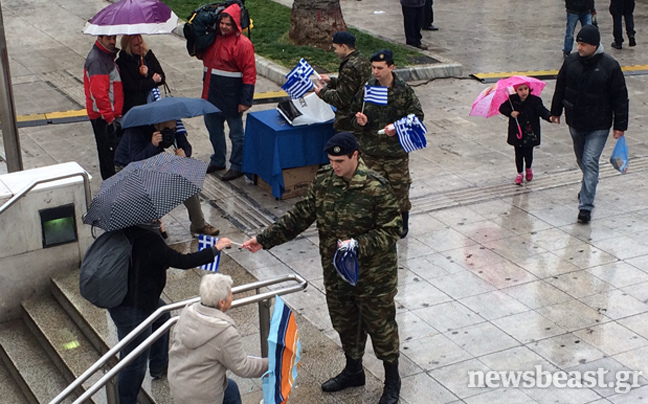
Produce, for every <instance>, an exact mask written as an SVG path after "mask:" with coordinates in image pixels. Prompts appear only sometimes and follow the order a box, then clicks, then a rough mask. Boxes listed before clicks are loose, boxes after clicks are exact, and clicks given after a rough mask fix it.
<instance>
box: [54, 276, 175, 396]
mask: <svg viewBox="0 0 648 404" xmlns="http://www.w3.org/2000/svg"><path fill="white" fill-rule="evenodd" d="M51 292H52V296H53V297H54V298H55V299H56V301H57V302H58V303H59V304H60V305H61V307H63V308H64V309H65V311H66V312H67V313H68V315H69V316H70V318H71V319H72V320H73V321H74V322H75V323H76V325H77V326H78V327H79V329H80V330H81V331H82V332H83V333H84V335H85V336H86V337H87V339H88V340H89V341H90V342H91V343H92V345H93V346H94V347H95V349H96V350H97V351H98V352H101V353H102V355H103V354H104V353H106V352H108V350H110V348H111V347H113V346H115V345H116V344H117V342H118V339H117V329H116V328H115V325H114V324H113V322H112V319H111V318H110V314H109V313H108V310H105V309H100V308H98V307H96V306H94V305H93V304H92V303H90V302H88V301H87V300H85V299H84V298H83V297H82V296H81V294H80V293H79V272H78V271H71V272H69V273H67V274H64V275H59V276H57V277H54V278H52V287H51ZM97 359H99V357H97ZM116 362H117V358H115V360H114V362H111V364H114V363H116ZM86 369H87V367H86ZM138 401H139V402H140V404H173V399H172V398H171V392H170V390H169V386H168V383H167V381H166V378H162V379H158V380H153V379H152V378H151V377H150V375H149V374H148V372H147V374H146V377H145V378H144V382H143V383H142V390H141V394H140V395H139V398H138Z"/></svg>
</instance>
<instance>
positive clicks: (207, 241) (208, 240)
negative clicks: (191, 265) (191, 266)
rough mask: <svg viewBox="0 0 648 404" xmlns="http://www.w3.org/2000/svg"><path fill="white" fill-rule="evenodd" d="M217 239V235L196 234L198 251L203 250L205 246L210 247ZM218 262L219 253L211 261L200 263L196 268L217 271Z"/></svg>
mask: <svg viewBox="0 0 648 404" xmlns="http://www.w3.org/2000/svg"><path fill="white" fill-rule="evenodd" d="M218 240H219V238H217V237H211V236H206V235H204V234H199V235H198V251H200V250H204V249H205V248H211V247H212V246H213V245H215V244H216V242H217V241H218ZM219 264H220V254H218V255H217V256H216V258H214V261H213V262H210V263H209V264H205V265H201V266H199V267H198V268H200V269H204V270H206V271H212V272H218V265H219Z"/></svg>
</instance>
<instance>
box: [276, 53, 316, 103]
mask: <svg viewBox="0 0 648 404" xmlns="http://www.w3.org/2000/svg"><path fill="white" fill-rule="evenodd" d="M313 73H315V69H313V68H312V67H311V65H309V64H308V62H307V61H306V60H305V59H304V58H302V59H301V60H300V61H299V63H297V66H295V67H294V68H293V69H292V70H291V71H290V73H288V74H287V75H286V79H287V80H286V83H285V84H284V85H283V86H281V89H282V90H284V91H285V92H287V93H288V95H289V96H290V98H293V99H296V98H301V97H303V96H304V94H306V93H307V92H309V91H310V90H311V89H312V88H313V87H314V84H313V82H312V81H311V79H310V76H311V74H313Z"/></svg>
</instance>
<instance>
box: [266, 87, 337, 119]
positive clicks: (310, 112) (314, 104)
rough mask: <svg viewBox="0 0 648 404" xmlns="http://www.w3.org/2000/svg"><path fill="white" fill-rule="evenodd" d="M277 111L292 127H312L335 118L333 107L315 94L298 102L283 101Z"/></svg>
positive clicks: (297, 100)
mask: <svg viewBox="0 0 648 404" xmlns="http://www.w3.org/2000/svg"><path fill="white" fill-rule="evenodd" d="M277 111H279V113H280V114H281V116H283V117H284V119H285V120H286V121H288V123H290V125H292V126H303V125H312V124H314V123H322V122H328V121H330V120H332V119H333V118H335V113H334V112H333V109H332V108H331V106H330V105H329V104H327V103H325V102H324V101H322V100H321V99H320V98H319V97H318V96H317V94H315V93H311V94H309V95H307V96H305V97H303V98H299V99H296V100H286V101H282V102H280V103H279V105H277Z"/></svg>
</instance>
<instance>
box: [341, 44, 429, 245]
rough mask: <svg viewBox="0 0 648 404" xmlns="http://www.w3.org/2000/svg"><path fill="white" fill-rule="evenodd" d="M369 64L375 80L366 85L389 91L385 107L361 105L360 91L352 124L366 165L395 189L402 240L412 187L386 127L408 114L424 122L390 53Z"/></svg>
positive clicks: (403, 159) (399, 151)
mask: <svg viewBox="0 0 648 404" xmlns="http://www.w3.org/2000/svg"><path fill="white" fill-rule="evenodd" d="M370 60H371V66H372V72H373V75H374V77H373V78H372V79H370V80H369V85H370V86H382V87H387V88H388V90H387V91H388V95H387V97H388V101H387V105H378V104H373V103H364V91H361V92H359V93H358V94H357V96H356V97H355V101H354V104H353V105H352V106H351V110H352V111H362V112H357V113H356V114H355V116H354V117H353V119H352V122H353V125H354V127H355V134H356V136H357V137H358V143H359V145H360V151H361V152H362V158H363V160H364V162H365V164H366V165H367V167H369V168H370V169H372V170H374V171H376V172H377V173H378V174H380V175H382V176H383V177H385V178H386V179H387V180H388V181H389V183H390V184H391V186H392V188H393V189H394V193H395V194H396V197H397V198H398V203H399V205H400V211H401V214H402V215H403V233H402V235H401V238H404V237H405V236H407V232H408V230H409V226H408V219H409V211H410V209H411V208H412V204H411V203H410V201H409V189H410V185H411V184H412V179H411V178H410V173H409V156H408V155H407V153H405V151H404V150H403V148H402V147H401V144H400V142H399V141H398V136H395V135H396V131H395V130H394V128H393V126H389V125H390V124H391V123H393V122H394V121H397V120H399V119H401V118H403V117H405V116H407V115H409V114H414V115H416V116H418V118H419V119H420V120H421V121H423V109H422V108H421V103H420V102H419V99H418V97H416V94H415V93H414V90H412V88H411V87H410V86H408V85H407V83H405V81H404V80H403V79H402V78H401V77H400V76H398V75H397V74H395V73H394V72H393V70H394V55H393V53H392V51H390V50H389V49H383V50H381V51H378V52H376V53H375V54H374V55H373V56H372V57H371V59H370ZM363 104H364V105H363ZM363 106H364V108H363ZM381 129H384V130H385V134H383V135H379V134H378V131H379V130H381Z"/></svg>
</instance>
